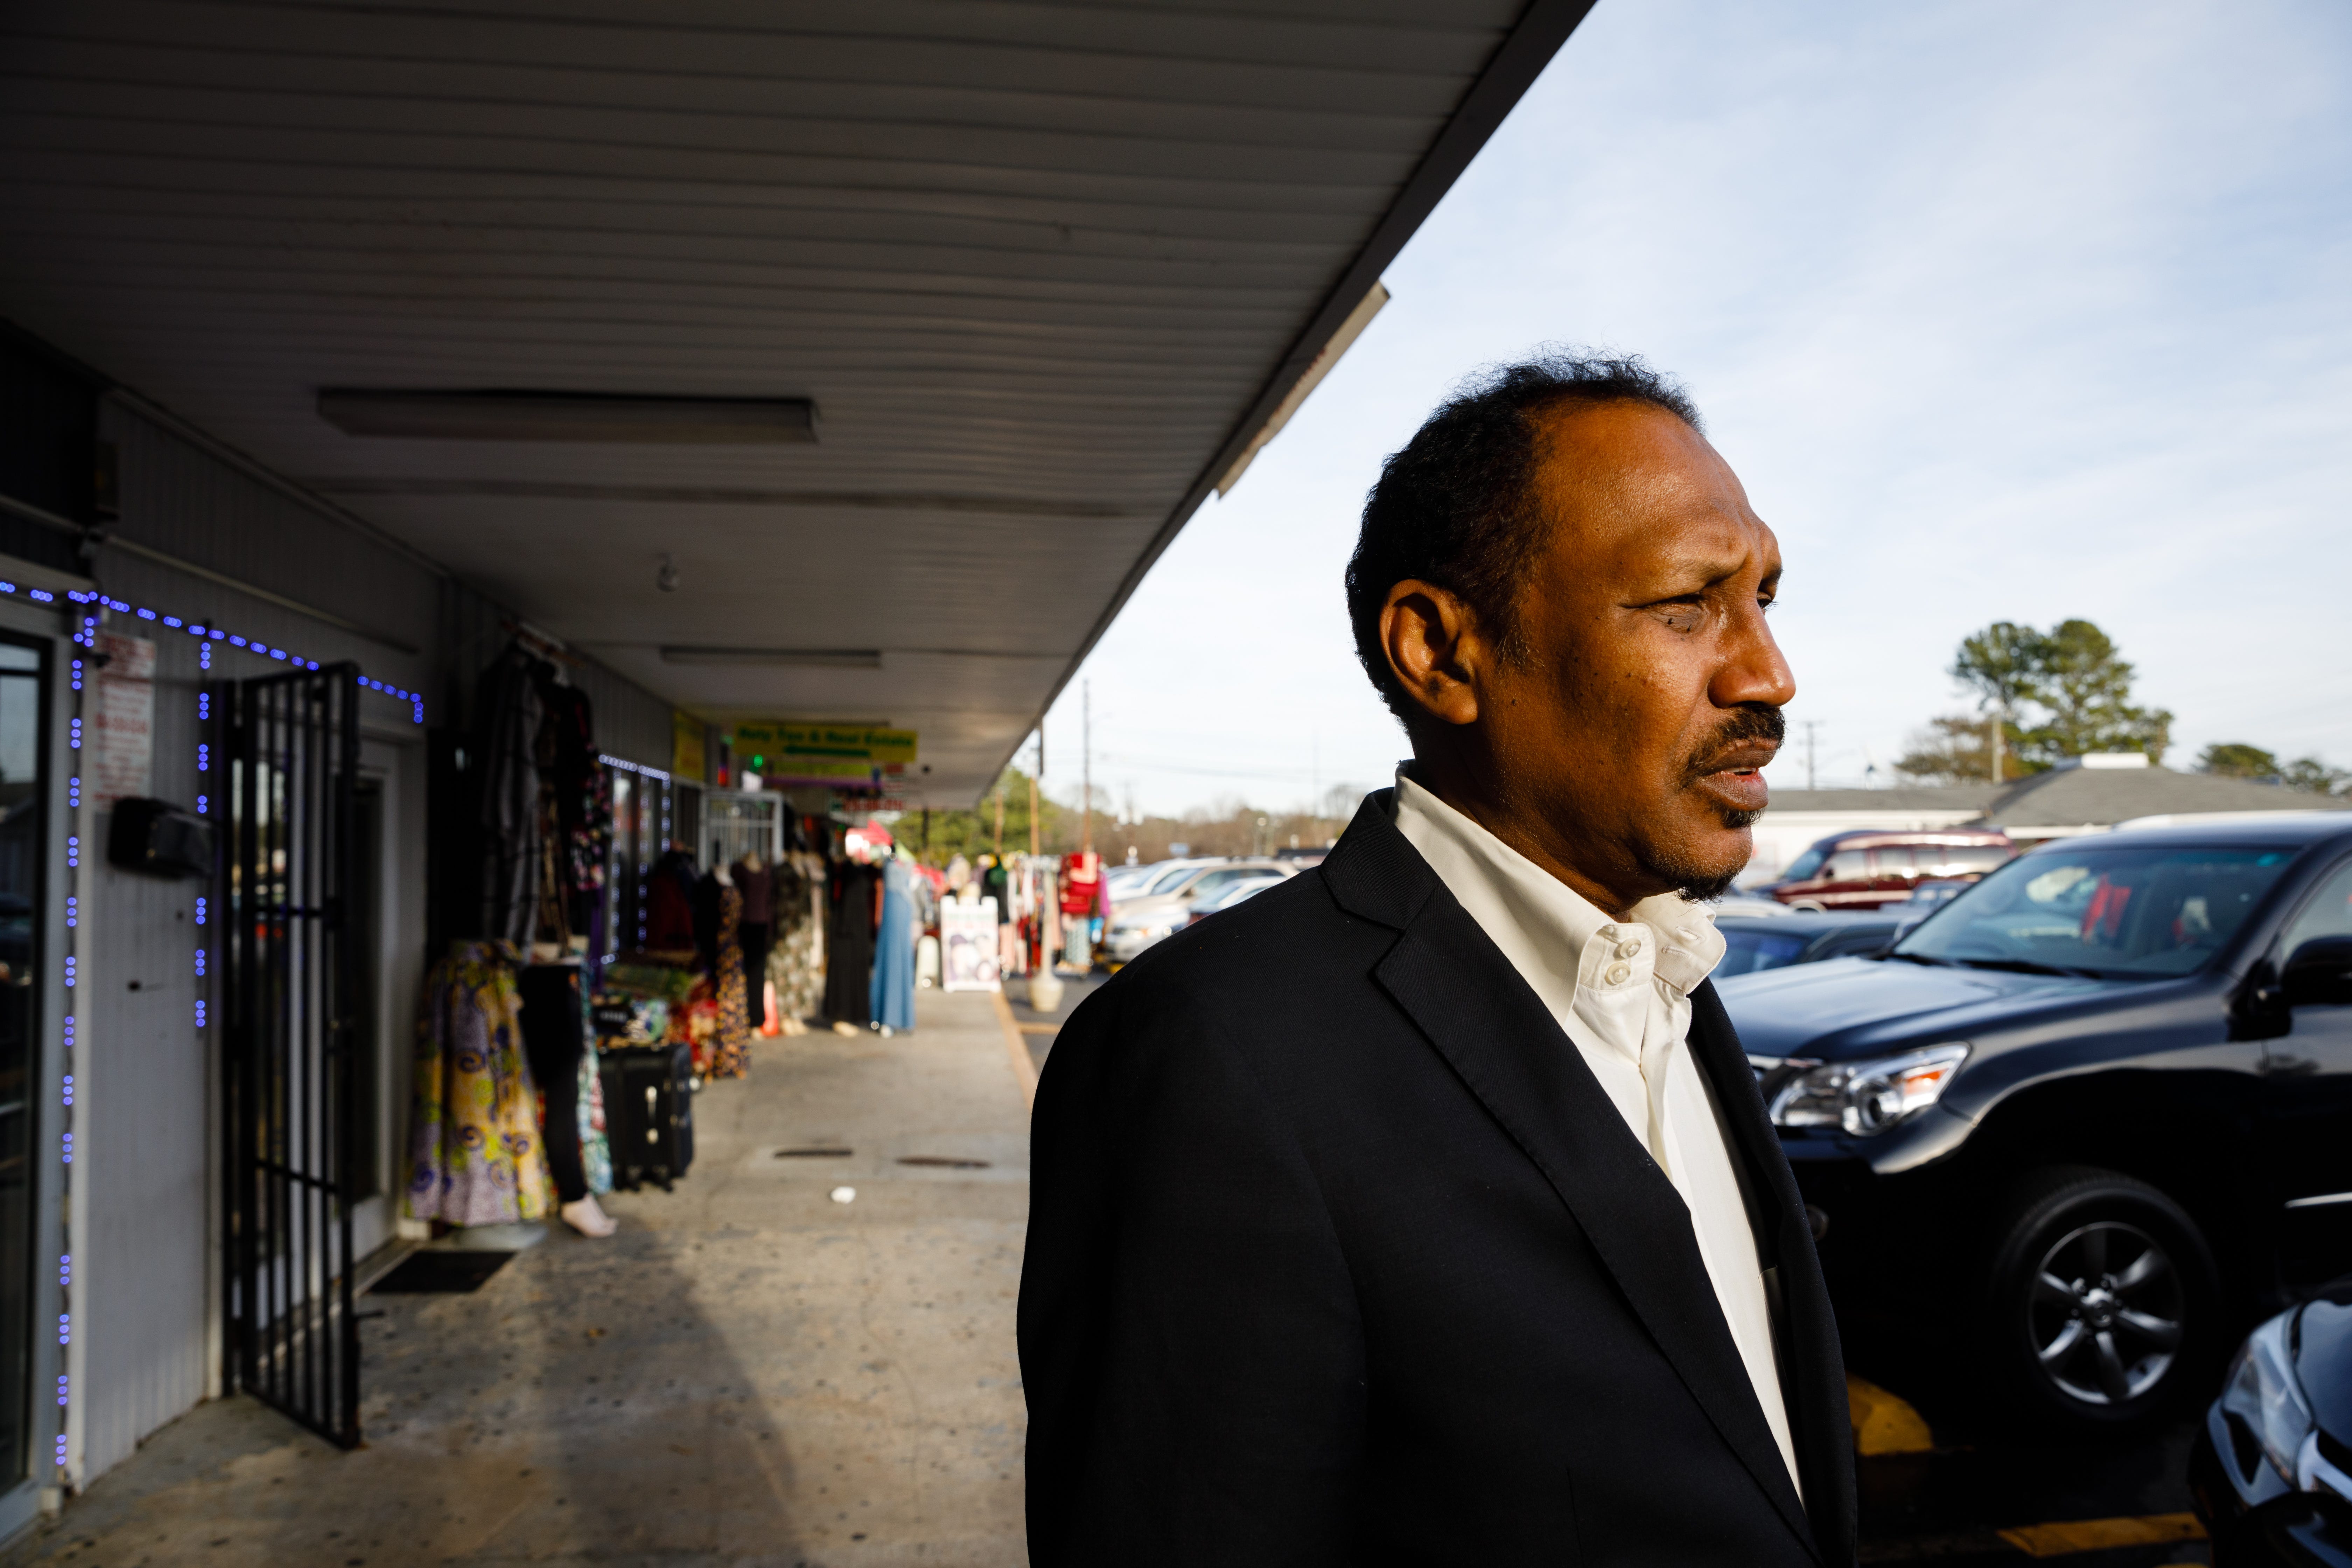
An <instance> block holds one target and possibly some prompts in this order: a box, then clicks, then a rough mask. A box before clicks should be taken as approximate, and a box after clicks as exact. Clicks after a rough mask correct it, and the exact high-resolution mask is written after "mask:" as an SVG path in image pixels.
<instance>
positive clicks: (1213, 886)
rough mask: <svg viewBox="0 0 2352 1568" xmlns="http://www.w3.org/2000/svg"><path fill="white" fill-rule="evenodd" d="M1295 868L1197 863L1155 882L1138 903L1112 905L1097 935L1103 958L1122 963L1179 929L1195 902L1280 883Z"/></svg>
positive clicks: (1271, 863) (1250, 862)
mask: <svg viewBox="0 0 2352 1568" xmlns="http://www.w3.org/2000/svg"><path fill="white" fill-rule="evenodd" d="M1296 875H1297V868H1296V867H1294V866H1291V865H1288V864H1286V862H1283V861H1280V860H1274V859H1247V860H1200V861H1194V862H1192V863H1191V864H1190V865H1188V866H1184V867H1183V868H1181V869H1180V870H1172V871H1171V872H1170V873H1169V874H1168V875H1166V876H1164V877H1161V878H1159V879H1155V880H1154V881H1153V882H1152V883H1151V885H1150V889H1148V890H1147V891H1146V892H1145V894H1144V895H1143V896H1142V897H1141V898H1137V899H1129V900H1127V901H1126V902H1125V903H1123V904H1122V903H1119V902H1118V901H1117V900H1113V902H1112V904H1111V914H1110V929H1109V930H1108V931H1105V932H1103V942H1102V946H1103V956H1104V957H1105V958H1107V959H1108V960H1109V961H1110V962H1111V963H1129V961H1131V960H1132V959H1134V957H1135V956H1136V955H1137V954H1138V953H1139V952H1142V951H1143V950H1144V949H1145V948H1148V947H1150V945H1151V944H1152V943H1154V942H1163V941H1165V940H1166V939H1167V938H1168V937H1169V936H1170V935H1171V934H1172V933H1174V932H1176V931H1182V930H1183V929H1184V922H1185V921H1187V920H1189V919H1191V918H1192V908H1193V904H1194V901H1195V900H1201V899H1205V898H1208V897H1210V896H1212V895H1213V894H1217V893H1221V892H1223V891H1224V890H1225V889H1227V888H1230V887H1232V886H1233V885H1234V883H1236V882H1244V881H1258V882H1263V881H1267V880H1276V881H1278V880H1281V879H1285V878H1288V877H1293V876H1296Z"/></svg>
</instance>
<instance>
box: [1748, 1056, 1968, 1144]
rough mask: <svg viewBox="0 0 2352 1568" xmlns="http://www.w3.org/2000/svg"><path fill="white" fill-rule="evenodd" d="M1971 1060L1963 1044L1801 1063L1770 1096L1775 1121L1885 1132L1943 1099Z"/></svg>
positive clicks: (1792, 1062) (1796, 1063)
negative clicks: (1851, 1059)
mask: <svg viewBox="0 0 2352 1568" xmlns="http://www.w3.org/2000/svg"><path fill="white" fill-rule="evenodd" d="M1968 1059H1969V1047H1967V1046H1965V1045H1961V1044H1958V1043H1955V1044H1952V1045H1948V1046H1929V1047H1926V1048H1925V1049H1923V1050H1916V1051H1906V1052H1904V1053H1903V1054H1902V1055H1901V1056H1899V1057H1880V1058H1876V1059H1874V1060H1872V1061H1865V1062H1826V1063H1821V1064H1813V1063H1801V1062H1799V1061H1797V1060H1796V1059H1794V1058H1791V1059H1790V1060H1789V1061H1788V1062H1787V1063H1785V1064H1784V1066H1785V1067H1786V1068H1796V1069H1798V1070H1797V1071H1796V1072H1795V1073H1794V1075H1793V1076H1791V1077H1790V1078H1788V1079H1785V1080H1784V1081H1783V1082H1782V1083H1781V1084H1780V1086H1779V1087H1778V1089H1777V1090H1776V1091H1775V1092H1774V1093H1773V1095H1772V1101H1771V1111H1772V1121H1774V1123H1775V1124H1777V1125H1779V1126H1781V1127H1837V1128H1843V1130H1844V1131H1848V1132H1857V1133H1871V1132H1884V1131H1886V1130H1887V1129H1888V1128H1890V1127H1892V1126H1894V1125H1895V1123H1896V1122H1898V1121H1903V1120H1904V1119H1905V1118H1906V1117H1909V1116H1912V1115H1915V1114H1916V1113H1917V1112H1919V1111H1922V1110H1927V1107H1929V1106H1931V1105H1933V1104H1935V1103H1936V1101H1937V1100H1939V1099H1941V1098H1942V1096H1943V1093H1944V1088H1945V1086H1946V1085H1947V1084H1949V1083H1950V1082H1951V1081H1952V1079H1953V1076H1954V1075H1955V1074H1957V1073H1958V1071H1959V1070H1960V1064H1961V1063H1962V1062H1964V1061H1966V1060H1968Z"/></svg>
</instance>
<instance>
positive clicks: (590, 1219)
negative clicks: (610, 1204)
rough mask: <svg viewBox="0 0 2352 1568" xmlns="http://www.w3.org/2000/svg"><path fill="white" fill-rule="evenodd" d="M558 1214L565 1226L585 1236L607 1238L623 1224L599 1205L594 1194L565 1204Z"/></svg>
mask: <svg viewBox="0 0 2352 1568" xmlns="http://www.w3.org/2000/svg"><path fill="white" fill-rule="evenodd" d="M556 1212H557V1213H558V1214H559V1215H562V1219H563V1223H564V1224H566V1225H568V1226H571V1227H572V1229H574V1230H576V1231H578V1232H579V1233H580V1234H581V1235H583V1236H593V1237H606V1236H610V1235H612V1234H613V1233H614V1231H616V1230H618V1229H620V1228H621V1222H620V1221H619V1220H616V1219H614V1217H613V1216H612V1215H608V1214H606V1213H605V1212H604V1209H603V1208H602V1207H600V1206H599V1205H597V1202H596V1197H595V1194H593V1193H592V1194H589V1195H588V1196H586V1197H584V1198H581V1199H579V1200H578V1201H576V1202H573V1203H568V1204H565V1205H563V1206H562V1208H561V1209H559V1210H557V1211H556Z"/></svg>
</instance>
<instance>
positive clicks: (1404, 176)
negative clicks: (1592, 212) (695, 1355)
mask: <svg viewBox="0 0 2352 1568" xmlns="http://www.w3.org/2000/svg"><path fill="white" fill-rule="evenodd" d="M1590 4H1591V0H1534V3H1533V4H1532V5H1530V4H1528V0H1443V3H1441V0H1354V3H1349V0H1289V3H1287V4H1275V5H1265V6H1254V7H1250V8H1246V9H1239V10H1231V11H1226V10H1212V9H1209V8H1208V7H1206V6H1187V5H1166V6H1146V5H1137V4H1111V3H1100V4H1087V5H1037V4H991V3H969V0H959V3H923V4H908V3H890V0H882V3H869V4H861V5H855V6H845V5H809V4H801V5H793V4H766V5H751V4H746V3H740V0H670V3H668V4H666V5H662V6H659V7H646V6H644V5H636V4H622V3H620V0H601V3H600V0H587V3H579V0H568V3H566V4H564V5H560V6H559V5H553V4H548V3H544V0H519V3H514V4H509V5H503V6H501V7H499V8H498V9H491V8H489V7H488V6H487V5H481V4H478V3H475V4H458V3H448V4H432V3H425V4H410V5H365V6H362V5H353V4H246V3H210V0H194V3H179V0H20V3H18V4H16V5H12V6H10V7H9V8H8V11H7V13H6V16H5V21H0V83H5V86H4V87H0V99H4V100H5V101H0V209H4V210H5V212H6V214H7V226H6V239H5V253H4V254H0V313H5V315H6V316H8V317H9V318H11V319H13V320H15V321H18V322H19V323H21V324H22V325H24V326H25V327H26V328H27V329H29V330H30V331H34V332H35V333H37V334H38V335H40V336H42V337H44V338H46V339H47V340H48V341H50V342H54V343H56V344H57V345H58V346H59V347H61V348H63V349H65V350H67V351H68V353H73V354H75V355H77V356H79V358H81V359H83V360H85V361H86V362H88V363H90V364H92V365H94V366H96V367H97V368H98V369H100V371H101V372H103V373H104V374H108V375H110V376H111V377H114V378H116V379H117V380H119V381H121V383H123V384H125V385H127V386H129V387H131V388H132V389H134V390H136V391H137V392H139V393H141V394H142V395H145V396H147V397H150V398H152V399H153V400H155V401H156V402H159V403H161V404H163V405H165V406H167V407H169V408H171V409H172V410H173V411H174V412H175V413H176V414H178V415H179V416H184V418H186V419H187V420H189V421H191V422H193V423H194V424H196V425H198V426H202V427H203V428H204V429H205V430H206V431H208V432H210V433H211V434H213V435H215V436H216V437H219V438H221V439H223V440H225V441H226V442H228V443H230V444H232V445H233V446H235V447H240V448H242V449H244V450H245V451H247V452H249V453H252V454H254V455H255V456H256V457H257V458H260V459H261V460H263V461H264V462H266V463H268V464H269V465H270V466H272V467H273V468H276V469H277V470H278V471H279V472H281V473H283V474H285V475H287V476H289V477H291V478H293V479H296V480H297V481H299V483H300V484H302V485H304V486H306V487H308V488H310V489H312V490H315V491H317V492H319V493H320V494H322V495H324V496H325V497H327V498H329V499H331V500H333V501H334V502H336V503H338V504H339V505H341V507H343V508H345V509H347V510H350V511H352V512H354V513H356V514H358V515H359V516H360V517H362V519H364V520H366V521H368V522H370V523H372V524H373V525H375V526H376V527H378V528H381V529H383V530H384V531H387V532H389V533H391V534H393V535H394V536H396V537H398V538H399V539H401V540H403V541H404V542H407V543H409V544H410V545H413V546H414V547H415V548H416V549H417V550H420V551H422V552H425V553H426V554H428V555H430V556H431V557H433V558H434V559H436V560H437V561H438V562H440V563H444V564H445V565H446V566H447V567H448V568H449V569H450V570H451V571H453V572H454V573H456V574H457V575H459V576H460V577H462V578H465V579H467V580H468V581H470V582H472V583H475V584H478V585H479V586H480V587H482V588H483V589H485V590H487V591H488V592H490V593H492V594H494V595H496V596H498V597H499V599H500V600H501V601H503V602H504V603H506V604H507V605H510V606H511V607H512V608H514V609H515V610H516V611H518V612H520V614H521V615H523V616H526V617H528V618H529V619H530V621H531V622H533V623H534V624H536V625H539V626H543V627H545V628H547V629H548V630H550V631H551V632H553V633H554V634H556V635H557V636H559V637H563V638H565V639H567V640H569V641H571V642H572V643H573V644H575V645H577V646H579V647H583V648H584V649H586V650H588V651H590V652H593V654H594V655H596V657H598V658H601V659H603V660H604V661H605V662H607V663H609V664H611V665H613V666H614V668H618V669H620V670H621V671H623V672H625V674H627V675H628V676H630V677H631V678H633V679H635V680H637V681H639V682H641V683H642V684H644V685H645V686H646V687H647V688H649V689H652V690H653V691H655V692H656V693H658V694H660V695H661V696H663V697H665V698H667V699H668V700H671V701H673V702H675V703H677V704H678V705H680V706H682V707H685V708H688V709H690V710H695V711H698V712H700V713H702V714H704V715H706V716H708V717H710V718H713V719H717V720H721V721H723V720H726V719H729V718H738V717H751V716H754V715H777V716H782V715H791V716H809V717H824V716H835V717H840V718H845V719H857V720H862V721H884V722H888V723H891V724H895V725H898V726H900V727H904V728H909V729H914V730H916V731H919V732H920V734H921V736H922V748H923V753H922V754H923V761H924V762H925V763H927V764H929V770H930V771H929V774H928V775H927V777H926V778H925V779H924V781H923V782H924V784H926V785H927V786H928V788H927V789H926V790H924V791H922V792H920V793H922V794H923V795H926V796H927V798H929V799H930V800H932V801H934V802H937V803H939V804H943V805H945V804H957V803H960V802H961V801H966V800H969V799H971V797H972V796H973V795H976V794H977V793H978V792H979V791H981V790H982V789H983V788H984V787H985V786H986V784H987V783H988V782H989V781H990V780H991V779H992V777H993V776H994V774H995V772H996V770H997V769H998V768H999V767H1000V766H1001V765H1002V764H1003V762H1004V760H1005V759H1006V757H1007V756H1008V755H1009V754H1010V753H1011V752H1012V751H1013V748H1014V747H1015V746H1016V745H1017V744H1018V743H1019V742H1020V741H1021V739H1022V737H1023V736H1024V735H1025V734H1026V733H1027V731H1029V729H1030V728H1031V727H1032V726H1033V725H1034V722H1035V721H1036V720H1037V718H1038V716H1039V715H1040V714H1041V713H1042V712H1043V710H1045V706H1046V705H1047V704H1048V703H1049V702H1050V700H1052V698H1053V696H1054V694H1055V692H1056V691H1058V690H1059V689H1060V687H1061V685H1062V684H1063V682H1065V681H1066V679H1068V678H1069V676H1070V674H1071V672H1072V671H1073V670H1075V669H1076V666H1077V663H1078V661H1079V660H1080V659H1081V658H1084V656H1085V654H1086V652H1087V649H1088V648H1089V647H1092V645H1093V643H1094V641H1095V639H1096V638H1097V637H1099V636H1100V635H1101V633H1102V631H1103V629H1104V628H1105V627H1106V626H1108V624H1109V621H1110V618H1111V617H1112V616H1114V615H1116V614H1117V612H1118V608H1119V606H1120V605H1122V604H1123V603H1124V602H1125V601H1126V598H1127V596H1128V595H1129V594H1130V593H1132V592H1133V590H1134V588H1135V586H1136V584H1138V583H1139V581H1140V580H1141V577H1142V575H1143V574H1144V572H1145V571H1146V570H1148V569H1149V567H1150V564H1151V563H1152V561H1153V560H1155V559H1156V558H1157V556H1158V555H1159V553H1160V551H1161V550H1163V549H1164V548H1165V547H1166V546H1167V544H1168V542H1169V541H1170V540H1171V539H1172V538H1173V537H1174V535H1175V533H1176V531H1177V530H1178V529H1180V528H1181V527H1182V525H1183V523H1184V521H1185V520H1186V519H1187V518H1189V517H1190V516H1191V514H1192V510H1194V509H1195V508H1196V507H1198V506H1199V505H1200V503H1201V501H1202V500H1203V499H1204V498H1205V496H1206V495H1207V494H1208V493H1209V490H1210V489H1211V487H1212V486H1213V484H1214V483H1215V482H1216V481H1217V480H1218V479H1220V478H1221V477H1223V476H1224V475H1226V474H1227V473H1228V471H1229V470H1230V469H1231V468H1233V466H1234V463H1235V461H1236V460H1237V459H1239V458H1242V457H1243V456H1244V453H1245V452H1246V451H1247V450H1248V448H1249V444H1250V442H1251V440H1252V437H1254V436H1256V435H1258V434H1259V433H1260V432H1261V431H1262V430H1263V429H1264V428H1265V426H1267V424H1268V422H1269V419H1270V418H1272V417H1273V416H1275V415H1276V410H1277V409H1278V408H1279V407H1281V406H1282V405H1283V404H1284V400H1285V398H1286V395H1288V394H1290V393H1291V392H1292V391H1293V389H1294V388H1295V387H1297V385H1298V384H1300V382H1301V379H1302V377H1305V376H1307V375H1308V374H1309V372H1310V369H1311V368H1312V367H1313V366H1314V364H1315V362H1316V359H1317V356H1318V353H1320V351H1321V350H1322V349H1323V348H1324V346H1325V345H1326V344H1328V343H1330V342H1332V341H1333V339H1334V337H1335V335H1339V336H1340V337H1341V338H1342V341H1344V334H1343V333H1342V332H1341V329H1342V326H1343V324H1344V323H1346V322H1347V321H1348V319H1349V314H1350V312H1351V311H1353V310H1356V308H1357V307H1358V306H1359V305H1360V303H1361V302H1362V301H1363V300H1364V299H1365V297H1366V295H1367V294H1368V293H1369V292H1370V289H1372V288H1373V287H1374V286H1375V284H1376V283H1377V282H1378V279H1379V274H1380V270H1381V268H1382V267H1384V266H1385V265H1387V263H1388V262H1389V261H1390V260H1391V258H1393V257H1394V256H1395V254H1396V252H1397V251H1398V250H1399V249H1400V248H1401V247H1402V245H1403V243H1404V241H1405V240H1406V239H1407V238H1408V237H1410V236H1411V235H1412V231H1413V229H1414V228H1415V227H1416V226H1418V225H1419V224H1420V222H1421V221H1422V219H1423V217H1424V216H1426V215H1427V214H1428V212H1429V210H1430V209H1431V207H1433V205H1435V203H1436V201H1437V199H1438V198H1439V197H1440V196H1441V195H1444V191H1445V190H1446V188H1447V187H1448V186H1449V185H1450V184H1452V182H1453V180H1454V177H1455V176H1456V175H1457V174H1459V173H1460V171H1461V169H1462V168H1463V167H1464V166H1465V164H1466V163H1468V161H1469V159H1470V157H1471V156H1472V154H1474V153H1475V152H1476V151H1477V149H1478V147H1479V146H1481V145H1482V144H1483V143H1484V142H1485V141H1486V137H1487V135H1488V134H1489V133H1490V132H1492V131H1493V129H1494V128H1495V126H1496V124H1497V123H1498V122H1499V121H1501V119H1502V117H1503V116H1504V114H1506V113H1507V111H1508V110H1509V109H1510V108H1511V106H1512V105H1513V104H1514V103H1516V102H1517V100H1518V97H1519V95H1520V94H1521V93H1522V92H1523V91H1524V90H1525V89H1526V88H1527V86H1528V83H1529V82H1531V81H1532V80H1533V79H1534V77H1535V76H1536V74H1537V72H1538V71H1539V70H1540V69H1541V68H1542V67H1543V66H1544V64H1545V63H1546V62H1547V61H1548V60H1549V58H1550V57H1551V56H1552V54H1553V53H1554V51H1555V50H1556V49H1557V48H1558V47H1559V45H1560V43H1561V42H1562V41H1563V40H1564V39H1565V38H1566V37H1567V36H1568V34H1569V32H1570V30H1571V29H1572V28H1573V27H1574V26H1575V25H1576V23H1577V22H1578V21H1579V20H1580V18H1581V16H1582V15H1583V13H1584V12H1585V11H1586V10H1587V9H1588V8H1589V6H1590ZM336 389H352V390H357V391H362V392H366V391H373V392H437V393H478V392H485V391H492V390H505V391H526V392H535V393H556V394H599V395H628V396H639V397H658V398H736V399H759V400H785V399H804V400H808V401H809V402H811V403H813V404H814V407H815V413H816V420H815V435H816V439H814V441H806V440H784V439H779V440H760V439H750V440H743V441H740V442H734V441H725V440H722V441H715V442H714V441H709V440H698V441H691V442H683V443H680V442H646V441H642V440H637V439H617V440H616V439H610V438H599V439H593V440H585V441H577V442H574V441H558V442H548V441H519V440H512V439H450V438H420V437H414V436H396V437H395V436H381V435H375V436H371V435H353V434H350V433H347V431H346V430H345V429H343V428H340V427H339V426H338V425H337V424H336V423H332V422H330V420H329V419H327V418H326V417H323V416H322V415H321V413H320V395H321V394H322V393H327V392H331V391H334V390H336ZM790 418H791V419H792V420H797V421H799V424H798V425H797V426H796V427H797V428H799V429H801V430H802V431H803V433H804V431H805V420H804V419H803V418H802V417H801V416H800V415H799V414H797V413H795V414H793V415H792V416H790ZM665 558H667V561H668V563H670V564H671V565H673V566H674V567H675V570H676V584H677V585H676V588H675V590H674V591H669V592H665V591H663V590H662V589H661V588H660V587H659V586H657V584H656V575H657V574H658V573H659V572H660V570H661V567H662V565H663V563H664V560H665ZM712 648H717V649H721V650H736V651H735V652H734V653H733V654H732V655H730V656H729V657H723V658H717V659H713V658H710V657H709V656H708V655H707V654H706V655H703V656H696V655H693V654H687V655H680V654H678V653H677V652H676V651H675V650H678V649H702V650H709V649H712ZM665 649H669V650H673V651H672V652H671V653H670V654H668V655H666V654H665V651H664V650H665ZM828 654H829V655H834V656H843V655H855V656H856V657H854V658H847V657H833V658H812V657H809V656H811V655H828Z"/></svg>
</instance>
